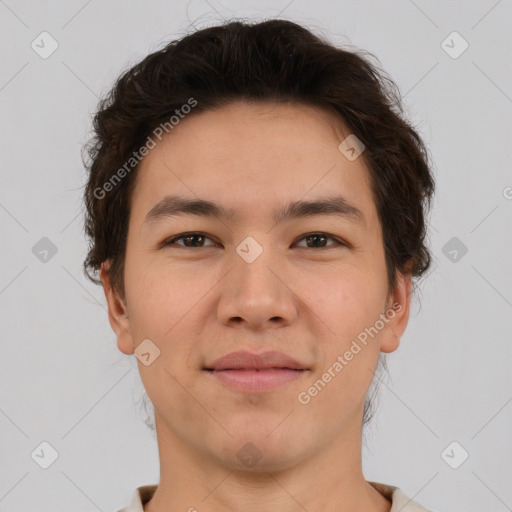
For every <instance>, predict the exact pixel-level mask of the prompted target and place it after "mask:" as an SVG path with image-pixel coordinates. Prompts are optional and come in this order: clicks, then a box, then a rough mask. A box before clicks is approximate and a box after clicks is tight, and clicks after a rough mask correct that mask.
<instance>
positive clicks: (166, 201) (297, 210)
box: [144, 195, 367, 227]
mask: <svg viewBox="0 0 512 512" xmlns="http://www.w3.org/2000/svg"><path fill="white" fill-rule="evenodd" d="M180 215H197V216H201V217H213V218H217V219H224V220H228V221H229V220H233V219H236V218H238V214H237V212H236V210H234V209H232V208H224V207H222V206H220V205H217V204H215V203H213V202H211V201H207V200H205V199H187V198H185V197H180V196H177V195H168V196H165V197H164V198H163V199H162V200H161V201H159V202H158V203H157V204H156V205H155V206H153V208H151V210H150V211H149V212H148V213H147V215H146V218H145V219H144V224H145V225H146V224H153V223H156V222H158V221H160V220H164V219H167V218H171V217H176V216H180ZM317 215H335V216H338V217H342V218H346V219H348V220H351V221H355V222H357V223H359V224H362V225H364V226H365V227H366V226H367V224H366V219H365V217H364V215H363V212H362V211H361V210H360V209H359V208H358V207H357V206H355V205H354V204H352V203H350V202H349V201H348V200H347V199H345V198H344V197H342V196H336V197H327V198H319V199H315V200H312V201H303V200H298V201H292V202H291V203H288V204H287V205H285V206H280V207H277V208H276V209H275V210H274V211H273V213H272V219H273V221H274V223H275V224H279V223H282V222H285V221H288V220H292V219H297V218H302V217H313V216H317Z"/></svg>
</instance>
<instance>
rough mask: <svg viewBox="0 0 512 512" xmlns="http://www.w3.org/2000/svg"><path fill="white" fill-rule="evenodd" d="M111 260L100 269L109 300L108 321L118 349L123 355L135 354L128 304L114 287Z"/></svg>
mask: <svg viewBox="0 0 512 512" xmlns="http://www.w3.org/2000/svg"><path fill="white" fill-rule="evenodd" d="M110 265H111V260H107V261H104V262H103V263H102V264H101V268H100V272H99V274H100V279H101V283H102V285H103V291H104V293H105V298H106V300H107V307H108V320H109V323H110V326H111V327H112V330H113V331H114V332H115V334H116V336H117V347H118V348H119V350H120V351H121V352H122V353H123V354H127V355H130V354H133V352H134V350H135V345H134V343H133V340H132V337H131V331H130V320H129V317H128V311H127V307H126V304H125V303H124V302H123V300H122V299H121V298H120V297H119V295H118V294H117V292H116V291H115V290H114V289H113V287H112V282H111V279H110V273H109V268H110Z"/></svg>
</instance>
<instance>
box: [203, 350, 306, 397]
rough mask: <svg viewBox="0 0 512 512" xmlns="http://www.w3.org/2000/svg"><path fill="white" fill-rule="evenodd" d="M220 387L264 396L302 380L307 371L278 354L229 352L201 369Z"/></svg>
mask: <svg viewBox="0 0 512 512" xmlns="http://www.w3.org/2000/svg"><path fill="white" fill-rule="evenodd" d="M204 370H206V371H207V372H208V373H209V374H210V375H212V377H213V378H215V379H216V380H218V381H220V382H221V383H222V384H224V385H226V386H228V387H230V388H232V389H235V390H238V391H243V392H252V393H254V392H263V391H268V390H270V389H274V388H276V387H278V386H282V385H284V384H287V383H289V382H293V381H295V380H296V379H299V378H301V377H302V376H303V375H304V374H305V373H306V372H307V371H308V368H307V367H306V366H305V365H303V364H301V363H299V362H298V361H296V360H295V359H293V358H291V357H289V356H287V355H286V354H283V353H282V352H278V351H267V352H263V353H261V354H253V353H251V352H248V351H245V350H242V351H238V352H232V353H230V354H227V355H225V356H223V357H221V358H219V359H217V360H215V361H214V362H213V363H212V364H211V365H209V366H208V367H206V368H204Z"/></svg>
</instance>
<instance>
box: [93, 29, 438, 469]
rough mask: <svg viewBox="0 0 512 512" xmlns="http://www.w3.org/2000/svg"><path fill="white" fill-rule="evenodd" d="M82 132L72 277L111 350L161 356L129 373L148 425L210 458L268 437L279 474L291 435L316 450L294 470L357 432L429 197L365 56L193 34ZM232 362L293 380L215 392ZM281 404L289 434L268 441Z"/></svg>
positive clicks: (123, 80) (419, 159)
mask: <svg viewBox="0 0 512 512" xmlns="http://www.w3.org/2000/svg"><path fill="white" fill-rule="evenodd" d="M94 130H95V136H94V138H93V139H92V140H91V142H90V143H89V145H88V147H87V150H88V153H87V155H88V159H87V162H86V165H87V167H88V170H89V178H88V182H87V184H86V188H85V203H86V222H85V230H86V235H87V236H88V238H89V239H90V248H89V253H88V255H87V258H86V260H85V262H84V269H85V272H86V275H87V276H88V277H89V278H90V279H91V280H92V281H94V282H96V283H98V284H100V283H102V284H103V286H104V289H105V293H106V296H107V299H108V303H109V319H110V323H111V325H112V328H113V329H114V331H115V333H116V335H117V343H118V347H119V349H120V350H121V352H123V353H125V354H133V353H134V351H135V350H136V348H137V347H138V346H139V345H141V343H142V342H143V340H148V339H149V340H151V345H148V347H149V346H151V350H156V351H159V352H160V355H159V356H158V357H157V358H156V359H154V361H153V362H152V363H151V364H150V365H148V366H146V365H144V364H143V363H142V362H141V361H139V370H140V373H141V378H142V381H143V383H144V386H145V389H146V391H147V393H148V396H149V398H150V399H151V402H152V403H153V405H154V407H155V414H156V416H157V417H158V421H159V422H161V424H162V425H164V424H165V425H166V426H167V427H168V428H169V429H170V430H172V431H173V432H175V434H176V435H177V436H178V437H180V438H181V439H183V440H184V441H188V442H190V443H196V447H197V448H198V449H201V450H203V451H205V452H206V451H208V450H214V448H213V447H214V446H215V447H217V448H215V449H216V450H218V451H217V452H216V456H218V457H223V456H226V457H229V455H225V454H226V453H230V450H231V451H232V450H234V449H235V448H234V447H235V446H238V448H240V446H241V445H240V443H242V445H243V441H249V440H254V441H257V440H260V442H262V441H261V440H262V439H264V438H265V439H266V443H267V444H268V443H270V445H271V446H268V454H269V460H271V459H272V453H274V454H275V457H276V459H275V460H274V461H273V463H275V464H278V462H277V460H282V456H285V457H291V451H289V452H287V451H286V449H287V448H286V447H287V443H288V444H289V446H290V450H291V449H292V448H291V447H292V446H294V443H296V441H297V438H298V437H300V438H301V439H302V438H306V439H316V441H315V442H312V443H310V444H309V445H307V446H304V447H303V449H302V450H303V452H304V453H302V455H304V454H305V453H306V452H307V451H308V450H314V449H316V448H318V445H319V444H321V443H328V442H329V440H332V439H334V438H335V436H336V435H337V432H339V431H340V429H343V428H344V426H348V425H349V424H351V422H354V421H355V420H357V421H359V427H361V425H364V424H366V423H367V422H368V421H369V420H370V418H371V415H372V403H371V397H370V393H369V391H368V390H369V389H370V387H371V384H372V382H373V383H375V380H374V374H375V371H376V369H378V368H379V367H380V366H379V365H380V364H383V361H384V359H383V356H382V354H385V353H389V352H392V351H394V350H396V348H397V347H398V346H399V342H400V337H401V335H402V333H403V332H404V330H405V328H406V325H407V321H408V316H409V305H410V300H411V294H412V290H413V287H414V284H415V281H417V280H418V278H419V277H420V276H421V275H422V274H423V273H424V272H426V270H427V269H428V268H429V266H430V259H431V257H430V253H429V250H428V248H427V246H426V243H425V238H426V213H427V210H428V208H429V206H430V200H431V197H432V194H433V192H434V182H433V177H432V174H431V169H430V165H429V158H428V154H427V150H426V148H425V146H424V144H423V142H422V140H421V138H420V136H419V135H418V133H417V132H416V131H415V129H414V128H413V127H412V126H411V125H410V124H409V123H408V122H407V121H406V119H405V117H404V115H403V110H402V106H401V102H400V96H399V92H398V89H397V88H396V86H395V85H394V84H393V82H392V81H391V80H390V79H389V78H388V77H387V76H386V74H385V73H384V72H383V71H381V70H379V69H378V67H377V66H376V65H374V64H372V63H371V61H370V58H369V55H368V54H366V55H365V54H364V53H363V52H362V51H355V50H351V51H348V50H344V49H341V48H336V47H334V46H332V45H331V44H329V43H328V42H325V41H323V40H321V39H320V38H319V37H317V36H316V35H314V34H312V33H311V32H310V31H308V30H307V29H305V28H303V27H301V26H299V25H297V24H295V23H292V22H290V21H283V20H271V21H267V22H262V23H257V24H249V23H242V22H230V23H226V24H225V25H222V26H217V27H211V28H207V29H204V30H200V31H197V32H194V33H192V34H190V35H188V36H186V37H184V38H182V39H181V40H178V41H172V42H171V43H169V44H168V45H167V46H165V47H164V48H163V49H162V50H160V51H157V52H154V53H152V54H151V55H149V56H147V57H146V58H145V59H144V60H143V61H142V62H140V63H139V64H137V65H135V66H134V67H132V68H131V69H129V70H128V71H126V72H125V73H124V74H123V75H122V76H121V77H120V78H119V79H118V80H117V82H116V84H115V86H114V87H113V89H112V90H111V91H110V93H109V94H108V96H107V97H106V98H105V99H104V100H102V102H101V104H100V106H99V110H98V112H97V114H96V116H95V119H94ZM166 198H167V199H166ZM170 198H172V200H171V199H170ZM339 198H342V200H340V199H339ZM182 200H184V201H182ZM306 202H307V203H309V204H308V205H306V204H305V203H306ZM292 203H297V204H295V206H293V207H288V206H289V205H290V204H292ZM176 207H180V208H182V209H183V210H184V211H185V212H186V213H185V214H180V215H170V213H171V210H173V211H175V210H176ZM334 212H336V213H334ZM297 213H302V215H293V214H297ZM287 214H290V215H287ZM187 233H188V235H187ZM194 233H195V234H194ZM183 234H185V238H181V239H176V236H177V235H183ZM244 253H247V254H250V255H251V256H250V257H246V256H245V254H244ZM98 273H99V279H98ZM364 332H366V337H365V336H364V334H362V333H364ZM146 343H147V342H146ZM354 343H355V345H354ZM141 346H143V345H141ZM155 347H156V349H155ZM356 347H358V348H359V350H358V349H357V348H356ZM157 349H158V350H157ZM237 350H250V351H253V352H261V351H263V350H279V351H282V352H284V353H286V354H288V355H290V356H292V357H294V358H295V359H297V360H299V361H300V362H301V364H302V365H303V366H304V367H305V369H306V371H304V372H303V374H302V375H301V377H300V379H299V380H296V381H294V382H291V383H288V384H286V385H284V386H283V387H280V388H278V390H276V391H274V392H271V393H263V394H258V393H254V394H246V393H240V392H238V391H233V390H232V389H228V388H226V387H224V386H223V385H222V384H219V383H218V382H216V381H215V382H214V383H212V382H211V381H210V380H209V378H210V377H211V375H210V374H208V372H207V368H208V367H209V366H211V364H212V362H213V360H214V359H216V358H218V357H220V356H223V355H225V354H227V353H228V352H233V351H237ZM347 352H351V354H352V356H350V355H349V354H347ZM155 353H156V352H155ZM344 354H346V355H347V357H342V359H343V361H344V362H343V363H341V362H340V360H339V359H338V356H343V355H344ZM150 357H153V356H150ZM336 362H338V365H336ZM340 364H341V367H340ZM327 374H329V375H330V377H329V376H328V375H327ZM326 375H327V376H326ZM315 383H316V384H315ZM313 388H315V389H316V392H315V391H314V389H313ZM219 393H223V394H224V395H225V396H223V400H222V402H220V401H219V402H218V403H217V402H216V401H215V398H216V397H219ZM301 393H302V394H301ZM191 396H194V397H196V398H199V397H202V401H205V402H206V403H207V406H208V409H209V411H210V413H211V416H210V415H208V414H205V411H204V410H203V409H202V408H200V407H198V404H197V402H195V401H194V399H192V398H191ZM291 403H293V410H294V420H293V424H291V423H290V422H288V423H286V422H285V423H284V424H283V425H282V426H281V427H280V428H279V429H278V431H276V433H275V434H276V435H273V436H271V437H269V438H266V437H265V436H266V435H267V434H268V432H269V431H270V430H271V427H272V426H275V425H277V424H278V423H279V421H280V420H282V419H283V418H284V416H285V415H286V413H287V412H288V410H287V408H289V409H292V407H291V406H288V405H287V404H291ZM255 405H259V406H260V407H257V408H256V407H254V406H255ZM327 416H330V417H333V418H334V419H333V421H332V422H329V423H326V422H325V421H323V419H322V418H325V417H327ZM212 417H219V418H223V421H222V423H223V425H222V427H220V426H219V425H217V426H216V427H215V428H214V427H212V424H213V423H212V424H210V423H211V422H212V421H213V420H212ZM297 426H301V428H297ZM217 427H218V428H217ZM227 431H229V432H231V433H234V432H236V433H237V434H236V436H240V437H239V439H238V438H237V440H236V441H234V440H233V439H232V438H230V436H229V435H226V432H227ZM271 438H272V439H273V441H272V442H273V443H275V445H272V442H270V441H269V440H270V439H271ZM237 443H238V444H237ZM315 443H317V445H316V446H315ZM255 444H256V443H255ZM306 444H307V443H306ZM273 450H274V451H273ZM278 452H279V453H278ZM294 456H295V455H294ZM296 456H297V457H300V456H301V454H298V455H296ZM279 457H281V459H279ZM276 467H277V466H276Z"/></svg>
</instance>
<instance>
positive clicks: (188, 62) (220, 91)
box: [84, 20, 434, 299]
mask: <svg viewBox="0 0 512 512" xmlns="http://www.w3.org/2000/svg"><path fill="white" fill-rule="evenodd" d="M369 57H374V56H373V55H372V54H369V53H368V52H364V51H362V50H351V51H348V50H345V49H341V48H338V47H335V46H333V45H332V44H330V43H328V42H326V41H324V40H322V39H321V38H320V37H319V36H316V35H314V34H313V33H312V32H310V31H309V30H308V29H306V28H304V27H302V26H300V25H298V24H296V23H293V22H291V21H286V20H268V21H264V22H260V23H246V22H241V21H229V22H226V23H225V24H223V25H219V26H214V27H210V28H205V29H202V30H199V31H195V32H193V33H191V34H189V35H187V36H185V37H183V38H181V39H179V40H175V41H171V42H170V43H168V44H167V45H166V46H165V47H164V48H162V49H161V50H159V51H156V52H154V53H151V54H150V55H148V56H147V57H146V58H144V59H143V60H142V61H141V62H139V63H138V64H136V65H135V66H133V67H132V68H130V69H128V70H127V71H126V72H124V73H123V74H122V75H121V76H120V77H119V79H118V80H117V82H116V84H115V86H114V87H113V88H112V90H111V91H110V92H109V93H108V95H107V96H106V97H105V98H104V99H102V100H101V102H100V104H99V109H98V112H97V113H96V115H95V117H94V136H93V138H92V139H91V141H90V142H89V143H88V144H87V146H86V147H85V148H84V149H86V158H84V163H85V165H86V167H87V169H88V171H89V178H88V182H87V184H86V187H85V192H84V200H85V205H86V217H85V232H86V235H87V237H88V239H89V240H90V247H89V252H88V254H87V257H86V259H85V261H84V271H85V274H86V276H87V277H88V278H89V279H91V280H92V281H93V282H95V283H97V284H99V283H100V281H99V279H98V278H97V277H95V276H94V275H92V274H90V273H89V271H90V270H92V271H94V272H97V271H98V270H99V268H100V266H101V264H102V262H104V261H106V260H107V259H111V267H110V269H109V273H110V278H111V281H112V285H113V287H114V289H116V291H117V292H118V293H119V295H120V296H121V297H122V298H123V299H124V298H125V289H124V260H125V252H126V239H127V233H128V223H129V216H130V202H131V198H132V194H133V190H134V187H135V182H136V169H137V166H134V170H133V172H129V173H128V172H125V173H123V179H122V180H119V182H118V183H116V185H115V186H114V187H109V192H108V194H103V195H104V197H101V196H100V197H98V196H99V194H98V192H97V191H98V190H100V189H101V190H105V189H104V188H103V187H104V184H105V183H107V182H109V180H110V179H111V178H112V177H113V176H114V174H115V173H116V172H117V171H118V170H120V169H121V168H123V166H125V169H126V162H127V161H129V160H130V158H131V157H132V155H133V154H134V152H136V151H137V150H138V149H139V148H141V146H143V145H144V143H145V141H146V140H147V138H148V137H149V136H150V134H151V133H152V132H153V131H154V130H155V128H156V127H158V126H159V125H161V124H162V123H165V122H168V120H169V119H170V117H171V116H173V114H174V113H175V111H176V110H179V109H180V108H181V107H182V106H183V105H185V104H187V103H188V102H189V100H190V98H194V99H195V101H196V102H197V103H196V105H195V106H194V108H193V109H192V111H191V113H190V114H188V115H194V114H195V113H198V112H201V111H205V110H213V109H216V108H218V107H221V106H223V105H226V104H228V103H230V102H233V101H235V100H239V99H245V100H249V101H255V100H262V101H265V100H270V101H278V102H295V103H297V102H299V103H304V104H308V105H313V106H320V107H324V108H328V109H330V110H331V111H333V112H335V113H336V114H337V115H339V116H340V117H341V118H342V119H343V121H344V122H345V123H346V124H347V125H348V126H349V128H350V130H351V132H352V133H353V134H354V135H355V136H356V137H357V138H358V139H359V140H360V141H361V142H362V143H363V144H364V145H365V151H364V153H363V156H364V159H365V162H366V164H367V166H368V169H369V172H370V176H371V185H372V195H373V199H374V202H375V205H376V209H377V212H378V215H379V219H380V222H381V225H382V232H383V243H384V249H385V258H386V268H387V280H388V287H389V290H390V291H391V290H394V288H395V286H396V283H397V281H396V273H397V272H402V273H409V272H410V273H411V274H412V276H413V277H419V276H421V275H422V274H423V273H424V272H425V271H426V270H427V269H428V268H429V266H430V263H431V255H430V252H429V249H428V248H427V245H426V243H425V237H426V223H425V222H426V221H425V214H426V212H427V210H428V209H429V208H430V201H431V197H432V195H433V193H434V180H433V176H432V173H431V169H430V163H429V156H428V152H427V149H426V147H425V145H424V143H423V142H422V140H421V138H420V136H419V135H418V133H417V132H416V131H415V129H414V128H413V127H412V126H411V125H410V123H409V122H408V121H406V120H405V119H404V115H403V107H402V105H401V98H400V93H399V91H398V88H397V87H396V85H395V84H394V82H393V81H392V80H391V79H390V78H389V77H388V76H387V75H386V73H385V72H384V71H382V70H380V69H379V68H378V67H377V66H375V65H373V64H372V63H371V62H370V59H369ZM118 176H119V175H118ZM110 188H111V190H110Z"/></svg>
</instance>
